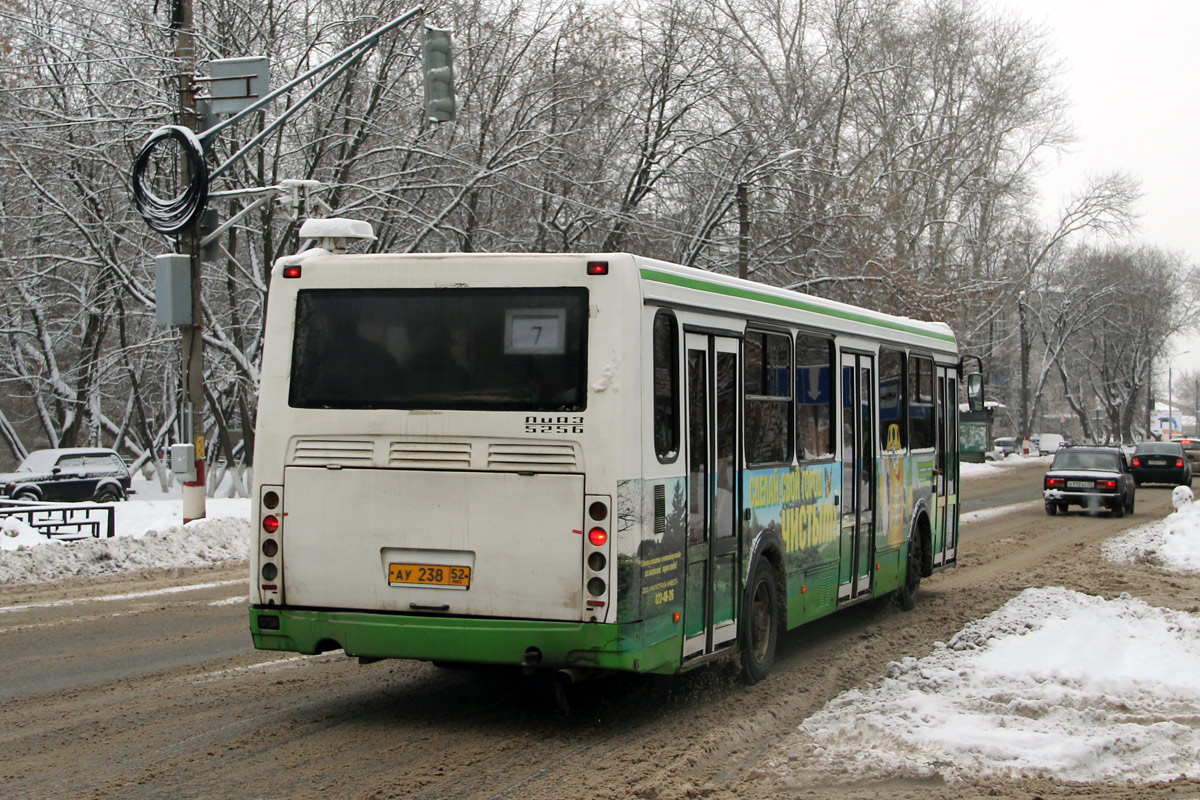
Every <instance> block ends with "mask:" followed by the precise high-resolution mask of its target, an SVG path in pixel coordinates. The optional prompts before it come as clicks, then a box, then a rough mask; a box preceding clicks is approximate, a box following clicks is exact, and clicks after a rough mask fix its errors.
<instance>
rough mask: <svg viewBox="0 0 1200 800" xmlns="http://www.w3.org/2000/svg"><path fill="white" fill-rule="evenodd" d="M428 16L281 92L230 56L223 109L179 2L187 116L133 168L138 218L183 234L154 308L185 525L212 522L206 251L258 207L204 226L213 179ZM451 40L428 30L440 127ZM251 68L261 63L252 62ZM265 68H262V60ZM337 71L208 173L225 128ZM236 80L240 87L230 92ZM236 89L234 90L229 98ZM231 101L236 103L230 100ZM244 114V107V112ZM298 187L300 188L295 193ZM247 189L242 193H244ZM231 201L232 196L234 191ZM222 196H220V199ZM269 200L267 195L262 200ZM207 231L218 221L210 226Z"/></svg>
mask: <svg viewBox="0 0 1200 800" xmlns="http://www.w3.org/2000/svg"><path fill="white" fill-rule="evenodd" d="M423 14H424V9H423V8H422V7H421V6H417V7H416V8H413V9H411V10H409V11H407V12H405V13H404V14H401V15H400V16H399V17H396V18H395V19H393V20H391V21H390V22H388V23H386V24H385V25H382V26H381V27H379V28H376V29H375V30H373V31H372V32H371V33H369V34H367V35H366V36H364V37H363V38H361V39H359V40H358V41H356V42H354V43H352V44H350V45H349V46H347V47H345V48H343V49H342V50H340V51H338V52H337V53H335V54H334V55H332V56H330V57H329V58H328V59H326V60H325V61H323V62H321V63H320V64H318V65H317V66H315V67H313V68H312V69H309V70H308V71H306V72H304V73H303V74H301V75H298V76H296V77H295V78H293V79H292V80H290V81H288V83H286V84H285V85H283V86H281V87H279V88H278V89H275V90H274V91H272V92H269V93H266V94H263V92H266V91H267V85H268V73H267V60H266V59H265V58H244V59H221V60H218V61H214V62H212V67H213V70H214V74H213V75H212V76H211V77H210V78H209V79H208V80H210V81H214V82H216V83H219V84H221V91H220V92H219V93H218V94H216V95H214V94H212V92H211V91H210V93H209V97H208V98H206V100H207V101H212V102H214V103H216V101H221V103H220V108H221V109H222V110H221V111H219V112H217V111H215V109H216V106H215V105H214V106H212V107H202V108H200V109H198V108H197V91H196V84H197V83H198V82H199V81H200V80H203V79H201V78H198V76H197V75H196V42H195V30H194V20H193V9H192V0H172V6H171V28H172V30H173V31H174V32H175V59H176V61H177V63H178V68H179V74H178V76H177V84H176V90H177V91H178V93H179V107H178V108H179V111H178V119H177V120H176V124H174V125H165V126H163V127H161V128H159V129H158V130H156V131H155V132H154V133H152V134H151V135H150V137H149V138H148V139H147V140H146V143H145V144H144V145H143V146H142V150H141V152H140V153H139V154H138V156H137V158H136V159H135V160H134V163H133V173H132V184H133V201H134V205H135V206H136V207H137V210H138V213H139V214H141V216H142V219H144V220H145V221H146V224H147V225H149V226H150V228H151V229H152V230H154V231H156V232H158V233H162V234H167V235H171V234H173V235H175V237H176V245H175V252H172V253H166V254H163V255H160V256H156V257H155V270H156V290H155V304H156V315H157V320H158V322H159V323H160V324H163V325H176V326H178V327H179V329H180V334H181V338H182V351H183V361H182V365H181V366H182V368H181V373H182V382H183V386H182V390H183V391H182V394H183V401H182V403H181V413H180V416H181V419H180V428H181V433H180V438H181V439H182V440H183V441H182V442H181V443H179V444H174V445H172V446H171V471H172V472H174V473H175V474H176V475H177V476H179V479H180V483H181V484H182V485H183V521H184V522H189V521H191V520H194V519H202V518H203V517H204V516H205V507H204V506H205V491H204V487H205V474H204V473H205V469H204V463H205V458H204V314H203V303H202V302H201V298H200V289H201V282H200V264H201V261H202V260H203V255H202V252H201V251H202V244H203V243H204V242H205V240H206V238H207V240H208V241H210V242H211V241H214V240H215V239H216V237H218V236H219V235H220V233H221V232H222V231H223V230H225V229H226V228H228V227H229V226H230V225H232V224H233V223H234V222H236V221H237V219H240V218H241V216H242V215H244V214H245V213H248V212H249V211H250V210H251V209H253V208H254V207H255V206H256V204H251V205H250V206H248V207H247V208H245V209H243V211H242V212H240V213H239V214H238V215H235V216H234V217H233V218H231V219H229V220H228V221H227V222H226V223H225V224H224V225H220V226H218V227H216V228H215V229H213V230H208V232H207V236H206V235H205V232H206V227H205V223H204V222H203V219H204V211H205V209H206V207H207V203H208V200H209V197H210V195H209V190H208V187H209V182H210V181H211V180H212V179H214V178H216V177H218V176H219V175H221V174H222V173H223V172H224V171H225V170H226V169H227V168H228V167H229V166H230V165H231V164H233V163H234V162H236V161H238V160H239V159H241V158H242V157H243V156H245V155H246V153H248V152H249V151H250V150H251V148H254V147H257V146H258V145H260V144H261V143H262V142H263V141H264V140H265V139H266V138H267V137H268V136H270V135H271V133H272V132H273V131H275V130H276V129H278V128H279V127H280V126H281V125H283V124H284V122H285V121H286V120H287V119H288V118H289V117H290V116H291V115H292V114H294V113H296V111H297V110H299V109H300V108H302V107H304V106H305V105H306V104H307V103H308V101H309V100H311V99H312V97H313V96H314V95H315V94H316V93H317V92H319V91H320V90H321V89H323V88H324V87H325V86H327V85H328V84H329V82H330V81H332V80H333V79H334V78H335V77H337V76H338V75H340V74H341V73H343V72H344V71H345V70H346V69H348V68H349V67H350V66H351V65H352V64H355V63H357V62H358V60H359V59H360V58H362V57H363V56H364V55H365V54H366V53H367V52H368V51H369V50H370V49H371V48H373V47H374V46H375V45H376V43H377V42H378V41H379V37H380V36H382V35H383V34H385V33H388V32H389V31H392V30H394V29H396V28H398V27H399V26H400V25H402V24H404V23H406V22H409V21H411V20H413V19H417V18H421V17H422V16H423ZM451 38H452V37H451V33H450V31H448V30H444V29H440V28H430V27H428V26H426V29H425V41H424V46H423V49H424V66H425V92H426V112H427V114H428V115H429V119H430V121H432V122H448V121H450V120H453V119H454V117H455V114H456V112H457V101H456V99H455V96H454V66H453V63H452V53H451V51H452V47H453V45H452V41H451ZM246 62H252V63H246ZM259 62H261V63H259ZM326 70H329V71H330V74H329V75H327V76H326V77H324V78H322V79H321V81H320V82H318V83H317V85H316V86H315V87H314V88H313V89H312V90H311V91H309V93H308V94H307V95H305V96H304V97H302V98H300V99H299V100H298V101H296V102H295V103H294V104H290V107H289V108H288V109H287V110H286V111H285V112H284V113H283V114H281V115H280V116H279V117H277V118H276V119H275V121H273V122H272V123H270V124H269V125H267V126H266V127H265V128H263V129H262V130H260V131H259V132H258V133H257V134H255V136H253V137H252V138H251V139H250V141H248V142H246V143H245V144H244V145H242V147H241V149H239V150H238V151H237V152H236V153H234V154H233V155H231V156H229V158H228V159H226V161H225V162H224V163H223V164H220V165H219V166H217V167H215V168H213V169H211V170H210V169H209V167H208V162H207V161H206V160H205V159H206V156H207V155H208V154H209V152H210V150H209V149H208V148H206V145H205V142H211V141H212V139H213V138H214V137H215V136H216V135H217V134H218V133H219V132H220V131H221V130H223V129H225V128H226V127H228V126H230V125H233V124H234V123H236V122H237V121H238V120H239V119H242V118H244V117H245V116H246V115H248V114H251V113H254V112H255V111H258V110H260V109H262V108H264V107H265V106H266V105H267V104H268V103H270V102H271V101H272V100H274V99H275V98H277V97H279V96H281V95H284V94H286V93H288V92H290V91H291V90H292V89H293V88H295V87H296V86H299V85H300V84H301V83H303V82H305V81H308V80H310V79H312V78H314V77H316V76H317V75H318V74H319V73H322V72H325V71H326ZM231 80H232V81H233V82H234V83H235V84H237V86H242V87H244V88H241V89H231V88H230V87H229V86H227V85H225V84H226V83H228V82H229V81H231ZM231 91H232V93H230V92H231ZM231 101H232V102H231ZM240 101H246V102H245V103H242V102H240ZM239 108H240V110H238V109H239ZM209 110H213V111H214V112H215V113H220V114H224V113H228V114H231V115H232V116H230V117H228V118H227V119H225V120H224V121H223V122H220V123H217V124H214V125H212V127H208V128H207V129H205V127H206V126H207V125H209V124H210V122H212V120H210V119H209V117H210V116H212V115H210V113H209ZM167 146H173V147H174V148H175V151H174V152H176V153H178V157H179V159H180V166H179V169H178V172H175V171H174V166H173V163H172V162H170V161H167V162H166V163H165V164H163V166H162V170H163V171H165V172H166V173H168V174H171V175H172V176H174V175H176V174H177V175H178V176H179V181H180V187H178V188H179V191H178V192H177V193H175V194H170V193H164V192H162V191H161V187H156V186H155V185H154V178H155V177H156V176H157V175H158V171H157V170H156V165H158V164H162V163H163V161H164V159H163V158H162V157H159V159H158V160H157V161H156V154H158V153H159V152H160V151H159V149H160V148H165V147H167ZM286 188H287V187H284V186H278V187H264V188H263V189H262V191H266V192H275V191H281V190H284V189H286ZM293 188H295V187H293ZM237 193H238V192H236V191H235V192H233V194H237ZM226 194H229V193H226ZM213 196H215V195H213ZM261 202H266V199H265V198H263V199H261V200H259V201H256V203H261ZM207 225H208V228H213V226H214V225H216V223H215V222H214V221H212V220H210V221H209V222H208V224H207Z"/></svg>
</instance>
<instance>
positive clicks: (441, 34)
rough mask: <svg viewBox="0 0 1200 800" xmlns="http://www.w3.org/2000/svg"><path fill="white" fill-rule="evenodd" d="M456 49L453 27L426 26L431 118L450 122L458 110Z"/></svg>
mask: <svg viewBox="0 0 1200 800" xmlns="http://www.w3.org/2000/svg"><path fill="white" fill-rule="evenodd" d="M452 49H453V42H452V41H451V36H450V31H448V30H446V29H444V28H431V27H429V26H428V25H426V26H425V40H424V44H423V46H422V48H421V55H422V61H423V64H424V67H425V114H426V116H427V117H428V118H429V121H430V122H450V121H452V120H453V119H454V116H455V112H456V111H457V110H458V103H457V101H456V100H455V99H454V64H453V62H452V57H453V54H452Z"/></svg>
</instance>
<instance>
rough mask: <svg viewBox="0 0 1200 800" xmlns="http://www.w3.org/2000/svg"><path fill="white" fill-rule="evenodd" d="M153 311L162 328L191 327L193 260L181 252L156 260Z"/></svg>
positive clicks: (167, 254) (164, 255) (156, 258)
mask: <svg viewBox="0 0 1200 800" xmlns="http://www.w3.org/2000/svg"><path fill="white" fill-rule="evenodd" d="M154 310H155V319H156V321H157V322H158V324H159V325H191V324H192V259H191V257H190V256H187V255H183V254H180V253H165V254H163V255H161V256H155V257H154Z"/></svg>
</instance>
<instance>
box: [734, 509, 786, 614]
mask: <svg viewBox="0 0 1200 800" xmlns="http://www.w3.org/2000/svg"><path fill="white" fill-rule="evenodd" d="M749 552H750V557H749V558H747V559H746V568H745V569H744V570H743V576H744V577H743V580H742V591H741V596H742V603H743V607H744V604H745V599H746V591H747V586H748V585H749V582H750V576H751V575H753V574H754V565H755V564H756V563H757V562H758V559H760V558H762V559H765V560H766V562H767V563H768V564H770V565H771V572H773V573H774V574H775V600H776V607H777V608H778V609H779V627H780V631H781V632H782V631H786V630H787V629H788V619H787V617H788V603H787V568H786V566H785V564H786V562H785V561H784V557H783V554H784V553H785V552H786V551H785V550H784V546H783V537H781V536H780V535H779V532H778V531H776V530H773V529H768V530H764V531H763V532H762V533H760V534H759V535H758V536H757V537H756V538H755V540H754V544H753V545H752V546H751V547H750V550H749ZM741 616H744V609H743V613H742V614H741Z"/></svg>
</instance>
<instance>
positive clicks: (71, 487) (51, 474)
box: [0, 447, 133, 503]
mask: <svg viewBox="0 0 1200 800" xmlns="http://www.w3.org/2000/svg"><path fill="white" fill-rule="evenodd" d="M132 493H133V490H132V489H131V488H130V476H129V467H127V466H126V465H125V462H124V461H123V460H122V459H121V457H120V456H119V455H117V453H116V452H115V451H113V450H108V449H106V448H100V447H69V448H61V449H56V450H34V451H33V452H32V453H30V454H29V455H28V456H26V457H25V460H24V461H22V462H21V466H19V467H17V471H16V472H10V473H8V474H7V475H0V496H4V497H11V498H13V499H14V500H44V501H50V502H74V501H77V500H95V501H96V502H97V503H110V502H112V501H114V500H124V499H126V498H128V497H129V495H130V494H132Z"/></svg>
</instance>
